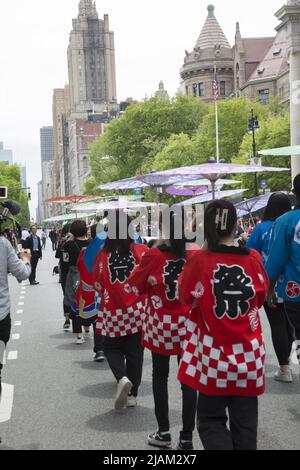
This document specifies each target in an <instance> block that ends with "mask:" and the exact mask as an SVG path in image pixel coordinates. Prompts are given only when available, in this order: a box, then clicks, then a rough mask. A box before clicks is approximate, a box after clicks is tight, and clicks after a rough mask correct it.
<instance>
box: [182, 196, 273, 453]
mask: <svg viewBox="0 0 300 470" xmlns="http://www.w3.org/2000/svg"><path fill="white" fill-rule="evenodd" d="M236 228H237V214H236V209H235V207H234V206H233V204H232V203H231V202H229V201H226V200H219V201H214V202H212V203H211V204H210V205H209V206H208V207H207V209H206V211H205V220H204V233H205V240H206V246H205V248H207V249H203V250H202V251H199V252H198V253H196V254H195V255H194V256H193V257H192V258H191V259H190V260H188V261H187V263H186V265H185V267H184V270H183V273H182V277H181V278H180V280H179V294H180V299H181V300H182V302H183V303H188V304H190V303H191V302H194V304H193V310H192V313H191V317H190V319H189V320H188V323H187V335H186V340H185V344H184V348H183V349H184V353H183V357H182V361H181V365H180V369H179V380H180V381H181V382H183V383H185V384H186V385H188V386H190V387H192V388H194V389H196V390H197V391H198V392H199V398H198V431H199V435H200V438H201V441H202V443H203V446H204V448H205V449H206V450H256V447H257V427H258V396H259V395H262V394H263V393H264V391H265V367H264V362H265V355H266V352H265V345H264V341H263V337H262V326H261V322H260V317H259V309H260V308H261V307H262V306H263V304H264V301H265V298H266V293H267V289H268V278H267V275H266V272H265V270H264V267H263V265H262V261H261V257H260V255H259V254H258V253H257V252H256V251H255V250H249V249H248V248H246V247H235V240H234V238H235V233H236ZM228 417H229V427H228V426H227V425H228Z"/></svg>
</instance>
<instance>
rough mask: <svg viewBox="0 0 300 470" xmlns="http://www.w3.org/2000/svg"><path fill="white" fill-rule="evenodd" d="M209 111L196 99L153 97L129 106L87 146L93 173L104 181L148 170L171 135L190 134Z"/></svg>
mask: <svg viewBox="0 0 300 470" xmlns="http://www.w3.org/2000/svg"><path fill="white" fill-rule="evenodd" d="M207 111H208V107H207V105H206V104H205V103H204V102H202V101H201V100H199V99H196V98H193V97H189V96H184V95H177V96H176V97H175V98H174V99H172V100H169V101H167V100H165V99H161V98H159V97H154V98H150V99H147V100H145V101H144V102H143V103H138V104H134V105H131V106H129V107H128V108H127V110H126V112H125V114H124V115H123V116H122V117H120V118H119V119H116V120H115V121H113V122H112V123H110V125H109V126H108V128H107V130H106V133H105V134H104V135H103V136H101V137H100V138H99V139H98V140H97V141H96V142H95V143H94V144H93V145H92V146H91V148H90V163H91V171H92V176H93V178H94V179H95V181H96V183H97V184H99V183H106V182H109V181H113V180H115V179H121V178H127V177H130V176H133V175H135V174H140V173H142V172H143V171H145V170H146V171H148V170H149V169H151V167H152V165H153V160H154V158H155V156H156V155H157V153H159V152H160V151H161V150H162V148H163V146H164V145H165V144H166V143H167V142H168V139H169V138H170V136H172V135H174V134H175V135H178V134H181V133H184V134H186V135H188V136H192V135H193V134H194V133H195V132H196V131H197V129H198V127H199V125H200V124H201V122H202V120H203V117H204V116H205V115H206V113H207Z"/></svg>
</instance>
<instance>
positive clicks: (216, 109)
mask: <svg viewBox="0 0 300 470" xmlns="http://www.w3.org/2000/svg"><path fill="white" fill-rule="evenodd" d="M214 79H215V82H216V86H217V87H218V81H217V66H216V64H215V78H214ZM214 98H215V114H216V150H217V163H220V143H219V113H218V99H217V95H216V93H215V96H214Z"/></svg>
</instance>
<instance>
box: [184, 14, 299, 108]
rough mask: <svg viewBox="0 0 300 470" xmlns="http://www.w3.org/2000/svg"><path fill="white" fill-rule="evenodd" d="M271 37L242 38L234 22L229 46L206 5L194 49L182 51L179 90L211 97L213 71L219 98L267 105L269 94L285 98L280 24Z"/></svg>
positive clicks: (285, 56)
mask: <svg viewBox="0 0 300 470" xmlns="http://www.w3.org/2000/svg"><path fill="white" fill-rule="evenodd" d="M276 33H277V34H276V35H274V36H273V37H263V38H260V37H253V38H243V37H242V34H241V30H240V25H239V23H237V26H236V34H235V43H234V46H233V47H231V46H230V44H229V41H228V40H227V38H226V36H225V34H224V32H223V30H222V28H221V26H220V25H219V23H218V21H217V19H216V17H215V14H214V6H213V5H209V6H208V17H207V19H206V22H205V24H204V27H203V29H202V31H201V33H200V36H199V38H198V41H197V43H196V45H195V47H194V50H193V51H192V52H191V53H189V52H187V51H186V56H185V59H184V65H183V67H182V69H181V72H180V75H181V79H182V84H181V88H180V89H181V92H183V93H186V94H188V95H192V96H198V97H200V98H202V99H203V100H204V101H206V102H210V101H212V100H213V92H212V82H213V79H214V69H215V68H216V70H217V78H218V82H219V97H220V98H221V99H222V98H229V97H235V96H246V97H248V98H250V99H259V100H260V102H261V103H262V104H267V103H268V102H269V101H270V98H271V97H273V96H279V97H280V100H281V101H282V102H286V101H288V100H289V96H290V88H289V60H288V52H287V31H286V28H285V25H284V24H281V25H280V26H279V27H278V28H276Z"/></svg>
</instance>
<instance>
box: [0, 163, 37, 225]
mask: <svg viewBox="0 0 300 470" xmlns="http://www.w3.org/2000/svg"><path fill="white" fill-rule="evenodd" d="M0 186H7V187H8V198H9V199H14V200H15V201H17V202H19V204H20V206H21V213H20V214H19V215H18V216H17V217H16V219H17V220H18V222H19V223H20V224H21V225H22V226H26V225H27V226H28V225H29V224H30V212H29V207H28V197H27V194H26V192H25V191H24V190H23V189H22V185H21V174H20V167H19V166H18V165H6V164H5V163H2V162H0Z"/></svg>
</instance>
